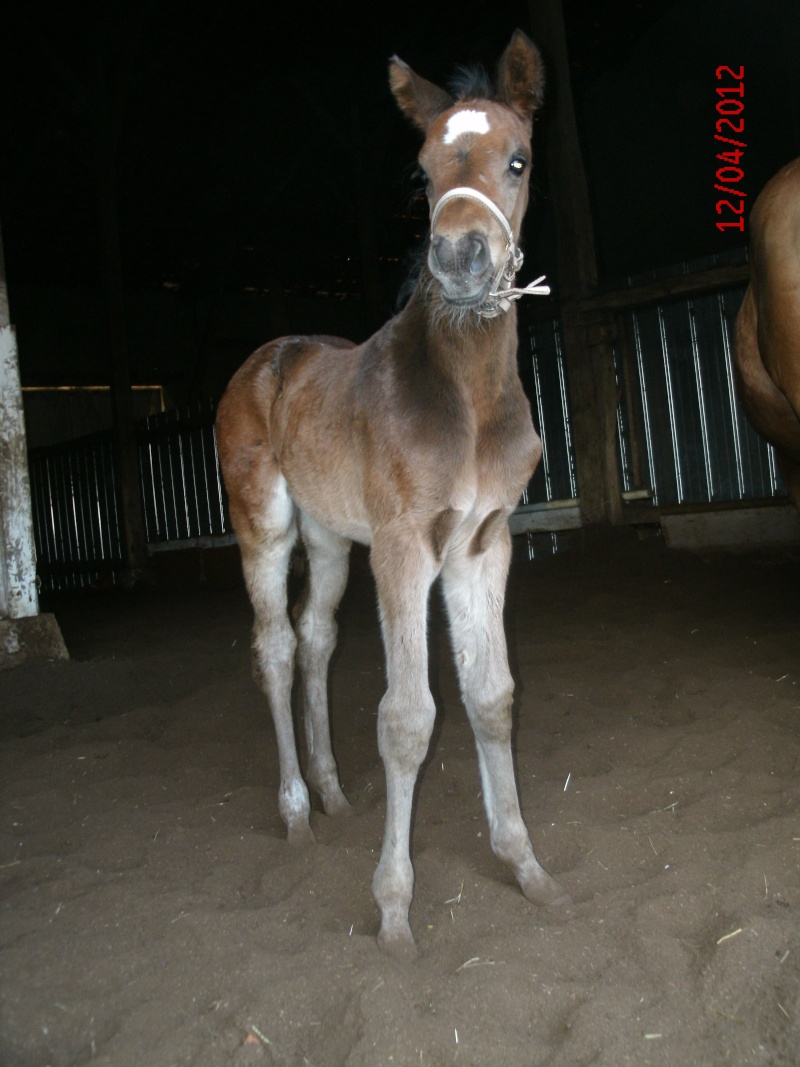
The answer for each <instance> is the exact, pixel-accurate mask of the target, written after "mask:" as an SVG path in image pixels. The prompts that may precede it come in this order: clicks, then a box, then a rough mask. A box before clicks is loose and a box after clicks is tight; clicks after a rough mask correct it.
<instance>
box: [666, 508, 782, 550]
mask: <svg viewBox="0 0 800 1067" xmlns="http://www.w3.org/2000/svg"><path fill="white" fill-rule="evenodd" d="M661 529H662V531H663V533H664V540H665V541H666V543H667V546H668V547H669V548H677V549H689V550H698V549H704V548H731V549H733V548H756V547H767V546H776V545H798V544H800V516H798V513H797V510H796V509H795V508H793V507H792V506H791V505H789V504H784V505H782V506H776V507H766V508H731V509H727V510H722V511H695V512H684V513H673V514H669V515H664V514H662V516H661Z"/></svg>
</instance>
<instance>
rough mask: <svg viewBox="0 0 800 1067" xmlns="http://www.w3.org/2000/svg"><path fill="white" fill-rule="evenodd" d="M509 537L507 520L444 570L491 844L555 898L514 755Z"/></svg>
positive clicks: (533, 891) (538, 894) (540, 891)
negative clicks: (524, 808) (528, 821)
mask: <svg viewBox="0 0 800 1067" xmlns="http://www.w3.org/2000/svg"><path fill="white" fill-rule="evenodd" d="M510 540H511V539H510V536H509V533H508V528H507V527H503V528H501V529H500V530H499V531H498V533H497V534H496V535H495V540H494V541H493V543H492V544H491V545H490V546H489V547H487V548H486V549H485V550H483V551H478V552H477V554H474V555H470V549H468V548H467V549H464V550H461V551H454V552H453V553H452V554H451V555H450V556H449V557H448V559H447V562H446V563H445V566H444V568H443V570H442V586H443V590H444V597H445V602H446V604H447V612H448V616H449V619H450V631H451V637H452V642H453V651H454V654H455V660H456V668H457V670H458V676H459V682H460V684H461V692H462V696H463V698H464V703H465V704H466V708H467V714H468V715H469V719H470V722H471V724H472V728H473V730H474V732H475V740H476V742H477V748H478V762H479V765H480V771H481V782H482V784H483V800H484V805H485V808H486V814H487V816H488V819H489V830H490V837H491V844H492V851H493V852H494V853H495V855H496V856H498V858H499V859H501V860H503V862H504V863H506V864H507V865H508V866H509V867H510V868H511V870H512V871H513V872H514V874H515V875H516V878H517V881H518V882H519V884H520V887H521V889H522V892H523V893H524V894H525V896H526V897H527V898H528V900H531V901H533V902H534V903H536V904H554V903H560V902H562V901H564V900H566V899H568V898H567V896H566V894H565V892H564V890H563V889H562V888H561V886H560V885H559V884H558V882H556V881H555V880H554V879H553V878H551V877H550V875H549V874H547V872H546V871H545V870H544V869H543V868H542V867H541V866H540V865H539V863H538V861H537V859H536V856H535V855H534V852H533V846H532V845H531V840H530V837H529V836H528V831H527V829H526V827H525V823H524V822H523V820H522V815H521V813H520V808H519V797H518V794H517V785H516V781H515V778H514V765H513V760H512V756H511V704H512V696H513V690H514V683H513V680H512V678H511V672H510V671H509V669H508V655H507V651H506V639H505V632H504V629H503V602H504V599H505V583H506V575H507V574H508V565H509V561H510V552H511V545H510ZM478 547H479V548H480V546H478ZM473 551H474V548H473Z"/></svg>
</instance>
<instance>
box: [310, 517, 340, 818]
mask: <svg viewBox="0 0 800 1067" xmlns="http://www.w3.org/2000/svg"><path fill="white" fill-rule="evenodd" d="M300 529H301V532H302V535H303V541H304V542H305V546H306V552H307V554H308V580H307V586H306V590H305V596H304V600H303V605H302V610H301V612H300V618H299V620H298V624H297V638H298V644H297V663H298V666H299V668H300V675H301V679H302V683H303V701H304V714H305V730H306V744H307V746H308V767H307V770H306V776H307V778H308V781H309V783H310V784H311V785H312V786H313V787H314V789H316V791H317V792H318V793H319V795H320V796H321V798H322V805H323V807H324V808H325V813H326V814H327V815H347V814H350V813H351V812H352V808H351V807H350V805H349V803H348V802H347V798H346V797H345V795H344V793H343V792H342V788H341V786H340V785H339V776H338V774H337V771H336V762H335V760H334V758H333V752H332V750H331V734H330V722H329V719H328V664H329V663H330V658H331V655H332V653H333V650H334V648H335V646H336V629H337V628H336V621H335V618H334V614H335V612H336V609H337V607H338V606H339V601H340V600H341V599H342V594H343V593H344V589H345V585H346V584H347V572H348V567H349V554H350V542H349V541H348V540H346V539H345V538H343V537H339V536H338V535H337V534H335V533H331V531H330V530H326V529H325V528H324V527H322V526H320V525H319V523H317V522H315V521H314V520H313V519H311V518H309V516H307V515H304V514H301V516H300Z"/></svg>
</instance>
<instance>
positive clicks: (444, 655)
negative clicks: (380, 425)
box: [0, 0, 800, 1067]
mask: <svg viewBox="0 0 800 1067" xmlns="http://www.w3.org/2000/svg"><path fill="white" fill-rule="evenodd" d="M4 23H5V27H6V33H5V34H4V36H5V37H6V42H7V59H6V63H5V73H6V81H7V84H8V86H9V88H10V89H13V93H11V94H10V95H9V101H12V98H13V106H11V105H8V106H7V109H6V123H5V129H6V144H7V146H8V151H7V152H6V153H5V157H4V160H3V162H2V163H0V227H2V242H0V296H1V297H2V298H1V299H0V355H2V357H3V358H2V360H0V369H1V370H2V374H3V378H2V392H3V394H4V396H5V401H4V403H5V405H6V406H5V407H0V415H2V417H0V477H2V481H0V518H2V526H3V539H2V545H0V547H2V548H3V553H2V557H1V559H2V563H3V570H4V578H3V586H2V600H1V601H0V637H2V641H0V668H5V669H4V670H3V674H2V683H1V685H2V690H1V691H2V697H0V737H1V738H2V741H1V743H0V753H2V762H3V771H2V815H3V821H2V827H1V828H0V884H1V885H2V912H1V914H2V923H0V954H2V964H1V965H0V1061H1V1062H2V1063H3V1064H8V1065H9V1067H16V1065H20V1067H27V1065H31V1067H33V1065H40V1064H45V1063H47V1064H52V1065H54V1067H55V1065H65V1067H66V1065H73V1064H83V1063H92V1064H95V1063H96V1064H107V1065H109V1067H110V1065H113V1067H136V1065H138V1064H143V1063H147V1064H156V1063H164V1064H192V1065H193V1067H195V1065H197V1067H203V1065H205V1064H208V1065H209V1067H210V1065H212V1064H214V1065H216V1064H220V1063H231V1064H242V1065H243V1064H250V1063H253V1064H257V1063H263V1064H276V1065H286V1067H294V1065H297V1067H299V1065H301V1064H314V1065H316V1067H321V1065H324V1067H328V1065H329V1067H335V1065H348V1067H356V1065H360V1064H363V1065H373V1064H385V1063H390V1062H391V1063H394V1064H408V1065H411V1064H445V1063H447V1064H451V1063H457V1064H462V1065H465V1064H475V1065H479V1064H480V1065H485V1064H490V1063H491V1064H493V1063H497V1064H531V1065H534V1064H536V1065H548V1067H549V1065H564V1067H567V1065H569V1067H572V1065H575V1064H584V1063H585V1064H589V1063H594V1064H604V1065H609V1067H610V1065H615V1067H616V1065H618V1064H622V1063H632V1064H633V1063H635V1064H637V1065H638V1064H643V1065H644V1064H652V1065H660V1064H675V1063H680V1064H687V1065H691V1064H698V1065H699V1064H711V1063H714V1064H716V1063H719V1064H727V1063H730V1064H753V1065H756V1064H758V1065H761V1064H765V1065H767V1064H768V1065H773V1064H775V1065H783V1064H786V1065H788V1064H796V1063H798V1062H800V937H798V928H799V925H798V918H797V910H798V908H800V819H799V818H798V816H799V815H800V797H799V796H798V789H797V783H798V771H800V745H799V744H798V742H800V725H799V724H800V718H799V717H798V709H800V693H799V692H798V679H800V662H798V652H797V640H796V635H797V627H798V621H800V620H798V595H797V594H798V591H800V590H799V589H798V585H799V583H798V561H800V521H798V516H797V511H796V509H795V507H794V506H792V504H791V503H790V501H789V498H788V497H787V495H786V489H785V486H784V483H783V481H782V479H781V475H780V472H779V469H778V466H779V465H778V463H777V461H776V456H775V452H774V450H773V448H772V447H771V446H770V445H769V444H768V443H767V442H766V441H765V440H764V439H763V438H762V437H760V436H759V435H758V434H757V433H756V432H755V430H754V429H753V427H752V426H751V425H750V423H749V421H748V419H747V417H746V415H745V413H744V410H743V407H742V403H741V400H740V397H739V396H738V394H737V383H736V374H735V369H734V353H733V349H734V323H735V320H736V317H737V314H738V312H739V308H740V306H741V303H742V298H743V296H744V293H745V290H746V288H747V286H748V282H749V280H750V277H751V265H750V260H749V258H748V245H747V240H748V219H749V214H750V210H751V208H752V205H753V202H754V201H755V199H756V196H757V195H758V193H759V191H760V190H761V189H762V188H763V186H764V185H765V184H766V183H767V181H768V180H769V179H770V177H771V176H772V175H773V174H775V173H776V171H778V170H779V169H780V168H781V167H782V166H784V164H786V163H787V162H789V161H790V160H792V159H794V158H796V157H798V156H800V69H799V68H798V64H797V41H798V40H800V8H798V5H797V4H796V2H795V0H768V2H767V3H766V4H762V5H752V4H747V3H745V2H744V0H729V2H726V3H723V2H722V0H705V2H704V3H702V4H690V3H689V2H688V0H602V2H600V3H593V2H590V0H531V2H530V3H524V2H516V0H515V2H513V3H508V4H506V5H503V6H502V7H498V6H497V5H490V4H488V3H487V2H485V0H462V2H460V3H458V4H456V3H451V2H447V3H443V4H436V5H421V4H420V5H417V4H411V5H405V6H403V7H402V8H398V9H397V10H386V9H383V8H380V7H378V6H375V5H373V6H372V7H371V8H369V9H364V10H361V9H359V10H358V12H357V14H350V13H347V14H346V13H345V12H344V11H343V10H342V9H340V8H336V7H329V8H326V9H319V10H317V9H316V8H314V9H311V8H309V9H303V10H302V11H295V10H291V11H280V12H279V11H276V10H274V9H272V8H269V9H268V8H263V9H259V8H254V7H252V6H251V5H248V4H244V3H241V2H240V0H233V2H232V3H230V4H228V5H225V6H224V7H222V8H217V9H213V10H212V9H208V11H198V9H197V8H196V7H191V6H189V5H187V4H184V3H182V2H175V3H174V4H169V5H166V6H151V7H144V8H141V7H134V6H133V5H128V6H125V5H121V6H119V7H114V6H112V7H109V8H107V9H106V11H105V12H104V13H103V14H98V15H95V14H92V13H89V11H88V10H87V11H86V12H78V11H73V10H71V9H70V10H69V11H67V9H64V10H63V11H54V10H53V9H52V8H51V7H50V6H49V5H44V4H39V3H33V4H25V5H23V4H19V3H16V2H15V3H13V4H12V5H11V10H10V12H9V14H8V15H7V16H4ZM515 27H520V28H521V29H523V30H524V31H525V32H526V33H527V34H528V35H529V36H530V37H531V39H532V40H534V41H535V42H536V43H537V45H538V46H539V48H540V50H541V52H542V55H543V58H544V63H545V70H546V89H545V103H544V106H543V108H542V111H541V113H540V114H539V115H538V116H537V119H536V122H535V124H534V142H533V151H534V160H533V171H532V177H531V203H530V207H529V210H528V214H527V217H526V220H525V224H524V230H523V245H524V250H525V254H526V261H525V267H524V268H523V270H524V275H525V277H524V282H523V284H524V283H527V282H528V281H529V280H530V279H532V278H534V277H537V276H538V275H541V274H544V275H546V277H547V281H548V283H549V285H550V287H551V294H550V296H548V297H536V298H535V299H530V300H523V301H521V302H520V304H519V352H518V363H519V372H520V377H521V379H522V383H523V386H524V389H525V392H526V395H527V397H528V400H529V401H530V406H531V413H532V417H533V421H534V424H535V426H536V429H537V431H538V433H539V435H540V437H541V439H542V443H543V455H542V461H541V463H540V464H539V466H538V468H537V470H536V472H535V474H534V476H533V478H532V479H531V481H530V483H529V485H528V487H527V489H526V490H525V492H524V493H523V496H522V499H521V500H520V503H519V506H518V507H517V509H516V511H515V512H514V513H513V515H512V516H511V520H510V525H511V530H512V534H513V535H514V536H513V545H514V548H513V561H512V570H511V578H510V581H509V587H508V598H507V603H506V612H505V618H506V628H507V632H508V640H509V650H510V658H511V669H512V674H513V675H514V679H515V683H516V691H515V703H514V733H513V745H514V758H515V763H516V772H517V780H518V785H519V793H520V798H521V804H522V808H523V813H524V815H525V819H526V822H527V825H528V828H529V830H530V833H531V837H532V839H533V841H534V844H535V846H536V851H537V855H539V857H540V858H541V860H542V863H543V864H544V865H545V866H546V867H547V869H548V870H550V871H551V872H552V873H553V874H554V875H556V876H557V877H558V879H559V881H560V882H562V883H563V884H564V885H565V886H566V887H567V888H568V890H569V892H570V895H571V898H572V899H571V903H570V904H569V905H567V906H566V907H564V908H562V909H559V910H553V909H540V908H537V907H536V906H534V905H532V904H530V903H529V902H528V901H526V900H525V898H524V897H523V896H522V895H521V894H520V893H519V890H518V889H517V886H516V884H515V883H514V882H513V879H512V878H511V877H510V876H509V875H508V874H507V872H506V871H505V869H504V868H502V867H501V865H500V864H499V863H498V862H497V861H496V859H495V858H494V856H493V855H492V854H491V852H490V850H489V848H488V833H487V829H486V820H485V817H484V813H483V806H482V800H481V788H482V786H481V779H480V776H479V773H478V768H477V763H476V760H475V752H474V742H473V738H472V735H471V732H470V730H469V726H468V723H467V720H466V716H465V715H464V710H463V706H462V703H461V699H460V696H459V689H458V682H457V680H456V676H455V673H454V671H453V666H452V662H451V659H452V654H451V649H450V644H449V640H448V633H447V623H446V620H445V618H444V613H443V610H442V607H441V603H440V600H441V598H440V597H439V596H438V592H436V591H435V593H434V595H433V597H432V598H431V603H430V618H429V626H430V646H431V654H430V685H431V689H432V691H433V694H434V697H435V701H436V706H437V721H436V726H435V729H434V736H433V741H432V743H431V746H430V750H429V753H428V756H427V759H426V761H425V763H424V765H423V771H422V774H421V777H420V781H419V784H418V790H417V794H416V802H415V822H414V826H413V835H412V858H413V861H414V867H415V871H416V876H417V882H416V890H415V896H414V901H413V904H412V909H411V922H412V926H413V928H414V931H415V937H416V940H417V944H418V947H419V950H420V956H419V959H418V960H416V961H414V962H402V961H400V962H398V961H396V960H391V959H389V958H388V957H386V956H384V955H383V954H381V952H380V951H379V949H378V947H377V945H376V941H375V935H376V933H377V923H378V920H377V913H376V911H375V906H374V904H373V901H372V898H371V896H370V891H369V887H370V879H371V877H372V872H373V870H374V868H375V864H376V862H377V858H378V855H379V851H380V844H381V833H382V824H383V817H384V811H385V807H386V788H385V784H384V778H383V767H382V764H381V759H380V756H379V754H378V747H377V740H376V715H377V707H378V703H379V701H380V699H381V696H382V693H383V690H384V688H385V684H386V679H385V668H384V660H383V653H382V646H381V638H380V628H379V625H378V618H377V613H376V609H375V587H374V583H373V579H372V576H371V574H370V570H369V562H368V553H367V551H366V550H365V549H363V548H359V547H358V546H356V547H355V548H354V550H353V556H352V563H351V577H350V584H349V586H348V589H347V592H346V594H345V599H344V601H343V603H342V607H341V611H340V615H339V625H340V642H339V646H338V647H337V651H336V653H335V655H334V659H333V665H332V671H331V680H330V703H331V715H332V731H333V739H334V747H335V754H336V757H337V761H338V765H339V772H340V777H341V781H342V785H343V788H344V791H345V793H346V794H347V796H348V799H349V800H350V801H351V803H352V804H353V806H354V807H355V809H356V815H355V817H354V818H352V819H348V820H334V819H331V818H328V817H327V816H326V815H325V814H324V813H323V812H322V811H321V809H320V810H316V809H315V810H314V811H313V812H312V826H313V830H314V834H315V836H316V839H317V844H316V845H315V846H313V847H312V848H308V849H297V848H290V847H289V846H288V845H287V843H286V841H285V830H284V827H283V824H282V822H281V820H280V816H279V813H278V806H277V802H276V793H277V789H278V783H279V781H280V773H279V769H278V762H277V752H276V748H275V743H274V731H273V728H272V724H271V722H270V717H269V712H268V710H267V707H266V704H265V702H264V698H263V696H262V694H261V693H260V692H259V691H258V689H257V688H256V686H255V685H254V684H253V682H252V680H251V677H250V652H249V641H250V633H249V631H250V626H251V622H252V612H251V608H250V604H249V602H248V599H247V594H246V592H245V589H244V584H243V581H242V577H241V567H240V559H239V551H238V547H237V545H236V537H235V534H234V532H233V529H232V526H231V521H230V515H229V511H228V500H227V495H226V492H225V488H224V484H223V479H222V475H221V469H220V460H219V456H218V453H217V447H216V439H215V433H214V418H215V413H216V407H217V402H218V400H219V398H220V396H221V394H222V392H223V390H224V388H225V386H226V384H227V382H228V381H229V379H230V377H231V375H232V374H233V373H234V372H235V370H236V368H237V367H238V366H240V365H241V363H242V362H243V361H244V359H245V358H246V357H247V355H248V354H249V353H250V352H251V351H253V350H254V349H255V348H256V347H258V346H259V345H261V344H263V343H264V342H265V341H267V340H268V339H270V338H273V337H277V336H281V335H287V334H312V333H324V334H333V335H339V336H344V337H350V338H353V339H355V340H357V341H360V340H362V339H364V338H366V337H367V336H368V335H369V334H370V333H371V332H372V331H374V330H375V329H376V328H377V327H378V326H380V325H381V324H382V323H383V322H385V321H386V320H387V319H388V318H389V317H390V316H391V315H393V314H395V313H396V311H397V309H398V308H399V307H400V306H401V305H402V300H403V299H404V296H403V294H404V291H405V289H406V288H407V285H406V282H407V279H408V277H409V275H410V274H411V273H412V272H413V269H414V264H415V261H416V259H418V258H419V256H420V250H421V249H423V248H424V243H425V238H426V234H427V227H428V208H427V203H426V200H425V196H424V193H423V191H422V188H421V186H420V181H419V178H418V176H417V174H416V172H415V167H414V161H415V156H416V152H417V150H418V147H419V146H418V137H417V136H416V134H415V132H414V131H413V130H412V129H411V128H410V127H409V125H408V123H406V122H404V120H403V117H402V116H401V115H399V113H398V112H397V108H396V106H395V103H394V101H393V100H392V97H391V94H390V92H389V89H388V86H387V76H386V68H387V61H388V58H389V57H390V56H391V55H392V54H394V53H397V54H398V55H400V56H401V57H402V58H403V59H405V60H407V61H408V62H409V63H411V64H412V66H413V67H414V69H415V70H417V71H419V72H420V73H423V74H424V75H425V77H428V78H430V79H431V80H433V81H435V82H436V83H437V84H444V83H445V82H446V81H447V78H448V77H450V76H451V75H452V73H453V71H454V69H455V68H456V67H457V66H458V65H459V64H464V63H465V62H466V63H471V64H476V63H478V64H485V65H486V66H487V67H489V68H491V66H492V64H493V63H494V62H495V61H496V58H497V56H498V55H499V54H500V53H501V52H502V50H503V48H504V47H505V44H506V42H507V41H508V38H509V35H510V34H511V32H512V31H513V29H514V28H515ZM12 45H13V47H12ZM738 86H741V88H737V87H738ZM720 88H722V89H723V90H725V91H724V92H721V91H720ZM727 90H731V91H730V92H728V91H727ZM721 102H722V103H721ZM732 102H733V103H732ZM739 105H741V106H739ZM728 117H730V118H731V119H736V120H737V123H738V124H739V125H738V126H737V130H738V129H741V130H742V132H737V133H736V138H735V139H736V140H738V139H741V142H742V143H743V144H744V145H745V147H744V149H743V150H741V151H737V152H736V154H735V158H734V155H726V156H724V157H723V156H721V155H720V154H719V153H720V152H721V151H722V152H730V150H731V145H730V144H728V143H727V142H725V143H724V144H723V143H722V141H720V140H719V138H718V137H717V138H715V133H716V134H720V130H721V127H720V125H719V124H718V123H719V120H721V119H723V118H728ZM725 132H726V133H728V132H730V131H728V129H727V128H726V131H725ZM728 187H730V190H732V191H730V192H729V193H726V192H725V191H724V190H725V189H728ZM739 194H741V197H739ZM731 196H732V197H733V199H734V203H738V202H739V199H740V200H741V203H742V205H743V208H742V210H741V214H740V215H737V214H736V212H735V211H733V210H732V209H731V208H730V207H722V208H720V207H719V204H720V202H721V200H725V202H726V203H728V204H729V203H730V197H731ZM739 220H741V225H739ZM720 223H726V224H727V223H730V225H720ZM406 295H407V293H406ZM20 470H23V471H24V472H25V473H24V475H21V474H20V473H19V471H20ZM28 486H29V488H28ZM26 516H29V518H28V519H26ZM25 522H27V523H28V525H27V526H26V525H25ZM26 530H27V531H29V533H26V532H25V531H26ZM20 531H22V532H20ZM26 538H27V541H26ZM28 542H29V543H28ZM302 573H303V560H302V558H301V556H300V554H299V553H297V554H296V557H295V559H294V565H293V572H292V574H291V576H290V593H291V595H292V597H293V598H295V599H296V598H297V596H298V594H299V589H300V583H301V578H302ZM298 731H299V732H300V733H302V731H301V728H300V726H299V725H298Z"/></svg>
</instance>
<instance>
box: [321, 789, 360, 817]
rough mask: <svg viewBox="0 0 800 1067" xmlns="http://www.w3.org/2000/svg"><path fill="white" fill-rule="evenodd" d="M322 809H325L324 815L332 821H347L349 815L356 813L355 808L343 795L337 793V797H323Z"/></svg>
mask: <svg viewBox="0 0 800 1067" xmlns="http://www.w3.org/2000/svg"><path fill="white" fill-rule="evenodd" d="M322 807H323V808H324V809H325V814H326V815H330V816H331V817H332V818H334V819H349V818H350V816H351V815H355V813H356V810H355V808H354V807H353V805H352V804H351V803H350V801H349V800H348V799H347V797H346V796H345V795H344V793H339V795H338V796H328V797H323V798H322Z"/></svg>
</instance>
